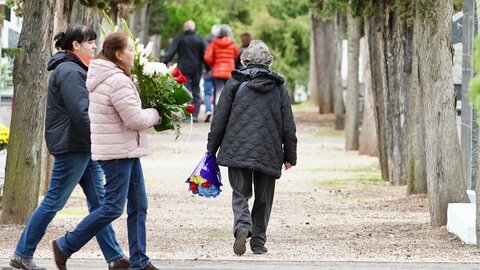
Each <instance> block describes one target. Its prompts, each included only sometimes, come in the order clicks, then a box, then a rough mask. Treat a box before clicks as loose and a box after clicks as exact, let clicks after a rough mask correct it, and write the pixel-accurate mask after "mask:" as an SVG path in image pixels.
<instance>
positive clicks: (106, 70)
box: [87, 59, 124, 92]
mask: <svg viewBox="0 0 480 270" xmlns="http://www.w3.org/2000/svg"><path fill="white" fill-rule="evenodd" d="M117 73H122V74H123V73H124V72H123V70H121V69H120V68H119V67H118V66H117V65H116V64H115V63H113V62H110V61H107V60H103V59H95V60H92V61H91V62H90V65H89V68H88V74H87V89H88V91H89V92H92V91H94V90H95V88H97V86H98V85H100V84H101V83H103V81H105V80H106V79H108V78H110V77H111V76H113V75H114V74H117Z"/></svg>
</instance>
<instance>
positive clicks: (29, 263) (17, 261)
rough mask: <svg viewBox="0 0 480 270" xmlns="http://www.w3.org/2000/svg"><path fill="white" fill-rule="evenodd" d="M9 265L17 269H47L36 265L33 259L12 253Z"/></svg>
mask: <svg viewBox="0 0 480 270" xmlns="http://www.w3.org/2000/svg"><path fill="white" fill-rule="evenodd" d="M10 266H11V267H13V268H17V269H24V270H47V268H44V267H38V266H37V265H36V264H35V263H34V262H33V259H26V258H23V257H20V256H18V255H17V254H14V255H13V256H12V258H11V259H10Z"/></svg>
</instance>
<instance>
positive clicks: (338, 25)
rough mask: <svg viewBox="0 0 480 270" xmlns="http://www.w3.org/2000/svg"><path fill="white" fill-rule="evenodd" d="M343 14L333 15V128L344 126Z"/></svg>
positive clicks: (337, 128) (342, 127) (341, 128)
mask: <svg viewBox="0 0 480 270" xmlns="http://www.w3.org/2000/svg"><path fill="white" fill-rule="evenodd" d="M343 24H344V23H343V16H342V15H341V14H340V12H337V15H336V16H335V24H334V25H335V32H334V33H335V47H336V48H337V50H336V55H335V59H336V60H335V62H336V64H335V90H334V91H335V93H334V100H335V106H334V111H335V130H343V129H344V128H345V104H344V103H343V84H342V54H343Z"/></svg>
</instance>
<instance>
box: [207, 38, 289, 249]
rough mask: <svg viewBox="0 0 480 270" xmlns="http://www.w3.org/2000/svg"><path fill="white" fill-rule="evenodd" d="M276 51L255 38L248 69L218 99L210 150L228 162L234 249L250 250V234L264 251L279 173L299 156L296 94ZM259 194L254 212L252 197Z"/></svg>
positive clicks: (256, 246) (220, 162)
mask: <svg viewBox="0 0 480 270" xmlns="http://www.w3.org/2000/svg"><path fill="white" fill-rule="evenodd" d="M272 60H273V57H272V55H271V54H270V51H269V49H268V47H267V45H265V44H264V43H263V42H262V41H259V40H252V42H251V43H250V46H249V47H248V48H247V49H246V50H245V51H244V52H243V53H242V56H241V61H242V64H243V65H244V66H245V68H244V69H241V70H235V71H233V72H232V78H230V79H229V80H228V81H227V83H226V85H225V89H224V91H223V93H222V94H221V96H220V100H219V102H218V107H217V112H216V114H215V117H214V118H213V122H212V125H211V127H210V132H209V134H208V144H207V150H208V151H209V152H210V153H212V154H216V153H217V151H218V156H217V163H218V165H221V166H226V167H228V178H229V182H230V185H231V187H232V189H233V193H232V208H233V214H234V226H233V234H234V237H235V242H234V244H233V251H234V252H235V254H237V255H243V254H244V253H245V252H246V244H245V243H246V240H247V238H248V237H251V239H250V248H251V250H252V252H253V253H254V254H264V253H266V252H267V248H266V247H265V242H266V240H267V238H266V230H267V226H268V221H269V218H270V212H271V209H272V203H273V196H274V191H275V182H276V179H278V178H280V176H281V171H282V165H283V166H284V168H285V169H286V170H287V169H289V168H291V167H292V166H295V165H296V162H297V137H296V134H295V133H296V127H295V122H294V118H293V113H292V108H291V103H290V98H289V95H288V91H287V89H286V88H285V86H284V79H283V78H282V77H281V76H280V75H278V74H276V73H275V72H272V71H270V69H269V67H270V65H271V64H272ZM252 184H253V187H254V189H255V200H254V204H253V208H252V212H251V213H250V211H249V208H248V200H249V199H250V198H251V197H252Z"/></svg>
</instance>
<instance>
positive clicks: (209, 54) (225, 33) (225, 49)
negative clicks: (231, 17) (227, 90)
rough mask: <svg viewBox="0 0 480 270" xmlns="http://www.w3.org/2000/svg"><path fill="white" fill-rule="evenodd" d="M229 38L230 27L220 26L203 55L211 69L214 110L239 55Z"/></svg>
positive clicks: (230, 34)
mask: <svg viewBox="0 0 480 270" xmlns="http://www.w3.org/2000/svg"><path fill="white" fill-rule="evenodd" d="M231 36H232V30H231V29H230V26H228V25H227V24H222V25H221V26H220V29H219V31H218V36H217V37H216V38H215V39H214V40H213V41H212V43H210V45H208V47H207V50H206V51H205V55H204V60H205V63H207V64H208V65H209V66H211V67H212V76H213V87H214V90H213V96H214V100H215V104H214V108H215V106H216V105H217V103H218V99H219V98H220V95H221V94H222V90H223V87H224V86H225V83H226V82H227V80H228V79H229V78H230V77H231V76H232V71H233V70H235V59H236V58H237V57H238V56H239V54H240V53H239V50H238V47H237V45H236V44H235V42H234V41H233V40H232V38H231ZM214 112H215V111H214Z"/></svg>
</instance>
